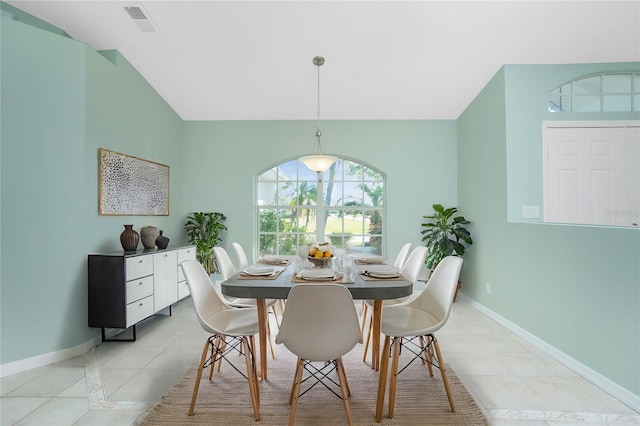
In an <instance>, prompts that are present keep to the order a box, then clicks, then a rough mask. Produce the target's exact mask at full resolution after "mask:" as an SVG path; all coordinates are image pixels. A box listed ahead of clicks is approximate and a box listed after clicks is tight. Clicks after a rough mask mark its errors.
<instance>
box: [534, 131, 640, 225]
mask: <svg viewBox="0 0 640 426" xmlns="http://www.w3.org/2000/svg"><path fill="white" fill-rule="evenodd" d="M544 150H545V156H544V160H545V165H544V170H545V188H544V197H545V221H547V222H560V223H581V224H594V225H619V226H637V223H638V222H640V217H639V216H640V128H639V127H620V126H618V127H590V128H588V127H547V128H546V129H545V136H544ZM634 224H635V225H634Z"/></svg>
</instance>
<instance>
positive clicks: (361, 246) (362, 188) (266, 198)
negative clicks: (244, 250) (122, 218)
mask: <svg viewBox="0 0 640 426" xmlns="http://www.w3.org/2000/svg"><path fill="white" fill-rule="evenodd" d="M384 184H385V176H384V174H383V173H381V172H380V171H378V170H376V169H374V168H372V167H370V166H367V165H365V164H362V163H359V162H356V161H354V160H350V159H345V158H342V159H339V160H338V161H336V162H335V163H334V164H333V165H332V166H331V167H330V168H329V170H327V171H326V172H324V173H316V172H313V171H311V170H309V169H308V168H307V167H306V166H305V165H304V164H303V163H301V162H300V161H298V160H297V159H295V160H290V161H286V162H284V163H281V164H278V165H277V166H275V167H273V168H271V169H269V170H266V171H264V172H263V173H261V174H259V175H258V176H257V178H256V206H257V211H256V217H257V221H258V226H257V229H258V235H257V239H258V241H257V242H258V248H259V251H260V253H259V254H260V255H263V254H279V255H291V254H295V253H296V250H297V248H298V247H299V246H304V245H306V246H309V245H312V244H314V243H317V242H330V243H331V244H333V245H334V246H335V247H336V248H341V249H344V250H345V251H346V252H348V253H372V254H379V255H382V254H383V252H382V251H383V247H384V239H383V238H384V232H383V231H384V195H385V192H384Z"/></svg>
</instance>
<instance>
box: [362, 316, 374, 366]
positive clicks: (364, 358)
mask: <svg viewBox="0 0 640 426" xmlns="http://www.w3.org/2000/svg"><path fill="white" fill-rule="evenodd" d="M363 327H364V325H363ZM372 330H373V318H369V331H368V332H367V341H366V342H365V344H364V353H363V354H362V362H367V352H369V341H370V340H371V331H372ZM372 366H373V364H372Z"/></svg>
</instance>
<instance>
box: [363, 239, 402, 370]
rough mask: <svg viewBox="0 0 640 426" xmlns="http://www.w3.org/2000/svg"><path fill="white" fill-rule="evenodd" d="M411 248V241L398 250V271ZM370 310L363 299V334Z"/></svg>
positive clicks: (395, 264) (396, 266) (396, 262)
mask: <svg viewBox="0 0 640 426" xmlns="http://www.w3.org/2000/svg"><path fill="white" fill-rule="evenodd" d="M409 250H411V243H405V244H404V245H403V246H402V247H401V248H400V251H398V254H397V255H396V260H395V261H394V262H393V267H394V268H396V269H397V270H398V271H400V270H402V268H403V267H404V264H405V262H406V261H407V256H408V255H409ZM368 311H369V305H367V304H366V303H365V301H364V300H363V301H362V327H361V328H360V329H361V330H362V334H363V336H364V326H365V323H366V321H367V312H368ZM365 357H366V351H365Z"/></svg>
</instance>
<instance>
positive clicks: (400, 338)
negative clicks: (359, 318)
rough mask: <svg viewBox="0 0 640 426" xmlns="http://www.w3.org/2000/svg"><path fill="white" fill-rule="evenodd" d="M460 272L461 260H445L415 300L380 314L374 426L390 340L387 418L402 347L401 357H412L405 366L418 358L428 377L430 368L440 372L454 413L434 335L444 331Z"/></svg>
mask: <svg viewBox="0 0 640 426" xmlns="http://www.w3.org/2000/svg"><path fill="white" fill-rule="evenodd" d="M461 268H462V258H460V257H457V256H447V257H445V258H444V259H443V260H442V261H440V263H438V266H436V268H435V270H434V271H433V274H432V275H431V278H429V282H428V283H427V287H426V288H425V289H424V290H423V291H422V292H421V293H420V294H419V295H418V296H417V297H416V298H414V299H413V300H411V301H409V302H406V303H402V304H399V305H395V306H389V307H387V308H385V309H384V310H383V311H382V318H381V323H380V330H381V332H382V334H384V336H385V338H384V347H383V350H382V357H381V363H380V373H379V374H380V376H379V380H378V395H377V398H376V422H378V423H380V421H381V420H382V411H383V408H384V395H385V389H386V384H387V369H388V366H389V357H390V356H391V354H390V348H391V340H392V339H393V355H392V356H393V359H392V361H391V372H390V377H391V379H390V383H389V418H390V419H392V418H393V409H394V405H395V398H396V387H397V382H398V374H399V373H398V371H402V370H404V368H403V369H400V370H399V369H398V364H399V358H400V353H401V349H402V348H403V347H404V348H405V349H406V350H405V351H403V353H408V354H414V355H415V356H414V357H413V358H412V359H411V361H409V363H411V362H413V361H414V360H415V359H416V358H419V359H420V360H421V361H422V362H423V363H425V364H427V367H428V369H429V374H430V375H431V376H433V367H436V368H438V369H440V375H441V376H442V382H443V384H444V388H445V391H446V393H447V399H448V400H449V407H450V409H451V412H452V413H453V412H455V404H454V402H453V397H452V396H451V391H450V389H449V382H448V380H447V374H446V368H445V363H444V360H443V359H442V353H441V352H440V346H439V344H438V340H437V339H436V336H435V332H436V331H438V330H440V329H441V328H442V327H444V326H445V324H446V323H447V321H448V320H449V316H450V314H451V306H452V304H453V296H454V294H455V291H456V287H457V285H458V278H459V276H460V269H461ZM415 340H417V342H416V341H415ZM407 365H408V364H407Z"/></svg>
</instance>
